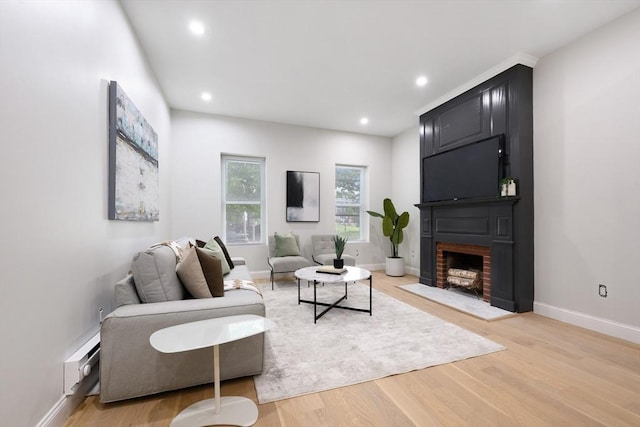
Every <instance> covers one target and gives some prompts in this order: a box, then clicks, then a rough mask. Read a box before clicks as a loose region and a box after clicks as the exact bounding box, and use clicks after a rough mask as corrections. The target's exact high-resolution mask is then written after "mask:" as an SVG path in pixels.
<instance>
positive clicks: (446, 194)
mask: <svg viewBox="0 0 640 427" xmlns="http://www.w3.org/2000/svg"><path fill="white" fill-rule="evenodd" d="M503 160H504V139H503V137H502V135H501V136H497V137H493V138H490V139H485V140H483V141H478V142H474V143H472V144H468V145H465V146H462V147H459V148H455V149H453V150H449V151H445V152H443V153H439V154H435V155H433V156H430V157H425V158H424V159H423V161H422V202H423V203H427V202H437V201H444V200H460V199H478V198H484V197H494V196H497V195H498V187H499V185H500V179H502V178H503V173H504V172H503Z"/></svg>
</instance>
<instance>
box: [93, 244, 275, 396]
mask: <svg viewBox="0 0 640 427" xmlns="http://www.w3.org/2000/svg"><path fill="white" fill-rule="evenodd" d="M185 240H186V239H181V242H179V243H182V244H184V243H185ZM191 240H192V241H193V239H191ZM141 254H142V255H144V256H145V257H147V258H150V259H151V264H150V265H152V266H153V267H154V268H157V273H158V283H162V284H161V289H162V292H164V294H165V295H164V296H166V298H167V299H173V300H168V301H163V302H148V303H144V302H142V301H141V298H140V292H142V293H144V292H147V290H142V289H140V288H139V287H138V289H137V288H136V283H135V281H134V276H133V275H132V274H129V275H127V276H126V277H125V278H123V279H122V280H120V281H119V282H118V283H117V284H116V286H115V299H116V307H117V308H116V309H115V310H114V311H113V312H111V313H110V314H109V315H108V316H107V317H106V318H105V319H104V321H103V322H102V325H101V345H100V347H101V351H100V352H101V353H100V401H101V402H113V401H118V400H122V399H129V398H134V397H140V396H146V395H150V394H154V393H160V392H164V391H169V390H176V389H180V388H184V387H190V386H194V385H199V384H206V383H210V382H213V350H212V349H211V348H205V349H200V350H194V351H188V352H183V353H173V354H165V353H160V352H158V351H157V350H155V349H154V348H153V347H151V344H150V343H149V337H150V336H151V334H152V333H154V332H155V331H157V330H159V329H162V328H166V327H168V326H173V325H178V324H181V323H187V322H192V321H197V320H204V319H210V318H217V317H224V316H231V315H238V314H255V315H259V316H264V315H265V307H264V302H263V300H262V296H261V295H260V294H259V293H256V292H253V291H251V290H247V289H233V290H229V291H226V292H225V293H224V297H217V298H202V299H192V298H190V297H189V294H188V292H187V291H186V290H185V289H184V288H183V287H182V284H181V283H180V280H179V278H178V277H177V274H176V273H175V269H176V255H175V253H174V251H173V250H172V249H171V248H170V247H168V246H156V247H153V248H149V249H147V250H146V251H144V252H142V253H140V254H138V255H137V257H139V256H141ZM232 260H233V264H234V265H235V267H234V268H233V269H232V270H231V271H230V272H229V273H228V274H226V275H225V276H224V279H225V281H226V280H232V279H241V280H251V275H250V273H249V270H248V269H247V266H246V265H245V264H244V260H243V259H242V258H232ZM134 263H135V259H134ZM132 269H133V266H132ZM154 273H155V272H154ZM134 274H135V270H134ZM138 277H139V276H138ZM145 296H146V295H145ZM164 296H163V297H164ZM263 359H264V334H260V335H256V336H253V337H249V338H245V339H242V340H239V341H235V342H231V343H227V344H223V345H221V346H220V374H221V379H222V380H225V379H231V378H238V377H243V376H249V375H255V374H259V373H260V372H262V368H263Z"/></svg>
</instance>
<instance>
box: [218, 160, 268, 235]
mask: <svg viewBox="0 0 640 427" xmlns="http://www.w3.org/2000/svg"><path fill="white" fill-rule="evenodd" d="M234 161H235V162H245V163H257V164H259V165H260V203H259V204H260V225H261V227H260V240H259V241H254V242H247V243H239V242H229V241H228V240H227V203H228V200H227V165H228V164H229V163H230V162H234ZM220 163H221V168H220V169H221V174H222V178H221V179H222V188H221V190H222V191H221V194H220V196H221V208H222V213H221V227H220V228H221V230H222V231H221V235H222V239H223V240H224V242H225V244H226V245H227V246H255V245H264V244H266V240H267V239H266V235H267V230H266V224H267V200H266V193H267V192H266V185H267V181H266V176H267V173H266V168H267V159H266V158H264V157H256V156H244V155H234V154H225V153H222V154H221V155H220ZM233 203H235V204H247V205H256V204H258V203H257V202H247V201H236V202H233Z"/></svg>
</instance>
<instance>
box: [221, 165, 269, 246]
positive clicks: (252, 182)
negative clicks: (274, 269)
mask: <svg viewBox="0 0 640 427" xmlns="http://www.w3.org/2000/svg"><path fill="white" fill-rule="evenodd" d="M264 169H265V160H264V159H263V158H258V157H238V156H228V155H222V183H223V191H222V221H223V224H224V236H225V241H226V243H227V244H229V245H245V244H263V243H264V241H265V240H264V235H265V229H264V224H266V222H265V212H266V205H265V196H264V193H265V172H264Z"/></svg>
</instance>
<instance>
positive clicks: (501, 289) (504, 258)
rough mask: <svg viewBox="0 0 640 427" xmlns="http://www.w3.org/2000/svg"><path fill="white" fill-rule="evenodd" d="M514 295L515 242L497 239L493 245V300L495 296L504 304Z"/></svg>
mask: <svg viewBox="0 0 640 427" xmlns="http://www.w3.org/2000/svg"><path fill="white" fill-rule="evenodd" d="M513 296H514V295H513V244H512V242H502V241H497V242H494V243H493V245H491V302H492V303H493V302H494V298H495V299H496V300H500V301H502V304H501V305H504V301H513V300H514V298H513ZM512 304H513V305H514V306H515V303H512ZM494 305H495V304H494Z"/></svg>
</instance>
